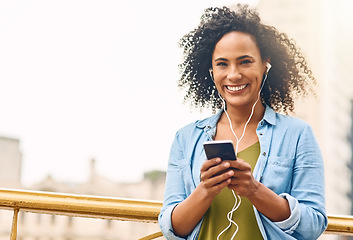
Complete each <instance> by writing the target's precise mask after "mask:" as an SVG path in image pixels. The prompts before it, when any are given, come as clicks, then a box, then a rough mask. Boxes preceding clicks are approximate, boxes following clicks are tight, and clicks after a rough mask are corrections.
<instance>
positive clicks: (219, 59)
mask: <svg viewBox="0 0 353 240" xmlns="http://www.w3.org/2000/svg"><path fill="white" fill-rule="evenodd" d="M245 58H251V59H253V58H254V57H252V56H250V55H243V56H240V57H237V59H236V60H242V59H245ZM214 61H215V62H217V61H229V60H228V59H226V58H222V57H220V58H217V59H215V60H214Z"/></svg>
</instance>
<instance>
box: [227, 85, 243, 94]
mask: <svg viewBox="0 0 353 240" xmlns="http://www.w3.org/2000/svg"><path fill="white" fill-rule="evenodd" d="M246 86H248V84H243V85H238V86H229V85H227V86H226V89H227V90H229V91H231V92H239V91H241V90H243V89H244V88H246Z"/></svg>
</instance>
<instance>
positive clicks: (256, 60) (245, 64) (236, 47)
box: [212, 31, 266, 108]
mask: <svg viewBox="0 0 353 240" xmlns="http://www.w3.org/2000/svg"><path fill="white" fill-rule="evenodd" d="M212 69H213V77H214V82H215V85H216V88H217V90H218V92H219V93H220V94H221V96H222V97H223V98H224V99H225V101H226V102H227V108H230V107H235V108H244V107H245V108H248V107H251V106H252V105H253V104H254V103H255V101H256V100H257V97H258V94H259V91H260V87H261V82H262V77H263V75H264V73H265V72H266V63H265V61H263V60H262V59H261V55H260V51H259V48H258V46H257V45H256V42H255V41H254V39H253V37H252V36H251V35H250V34H247V33H243V32H237V31H233V32H229V33H227V34H225V35H224V36H223V37H222V38H221V40H219V41H218V42H217V44H216V46H215V49H214V52H213V55H212Z"/></svg>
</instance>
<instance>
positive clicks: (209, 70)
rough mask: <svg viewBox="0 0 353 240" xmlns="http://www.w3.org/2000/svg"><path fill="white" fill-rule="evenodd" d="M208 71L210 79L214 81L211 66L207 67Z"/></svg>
mask: <svg viewBox="0 0 353 240" xmlns="http://www.w3.org/2000/svg"><path fill="white" fill-rule="evenodd" d="M208 72H209V73H210V76H211V79H212V81H213V82H214V79H213V70H212V68H210V69H208Z"/></svg>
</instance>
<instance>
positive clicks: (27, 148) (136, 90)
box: [0, 0, 353, 240]
mask: <svg viewBox="0 0 353 240" xmlns="http://www.w3.org/2000/svg"><path fill="white" fill-rule="evenodd" d="M13 2H15V4H14V3H11V4H9V5H6V6H5V9H6V8H9V9H11V10H12V11H14V12H16V13H18V14H19V15H21V14H26V16H32V15H31V14H30V13H26V9H27V8H29V9H31V4H32V3H31V2H30V1H22V2H21V1H13ZM33 2H34V3H36V4H38V5H42V7H43V8H42V10H43V11H45V10H46V6H48V5H49V4H48V3H45V2H43V1H33ZM63 2H64V3H67V2H65V1H63ZM73 2H75V1H73ZM77 2H78V3H77V5H74V6H71V5H70V4H72V3H70V4H68V3H67V6H69V7H70V6H71V7H72V8H73V9H75V11H73V12H72V13H70V12H67V11H66V10H65V9H64V7H65V6H66V5H65V4H64V3H63V4H64V5H62V6H61V7H62V8H63V9H60V13H59V14H58V16H57V17H59V18H62V21H64V20H63V19H65V17H67V16H66V15H65V14H73V15H77V19H79V18H80V14H81V12H80V11H81V10H82V11H83V12H84V11H86V10H87V8H86V7H85V5H88V4H91V5H94V4H93V3H94V2H95V1H87V2H85V1H77ZM98 2H99V1H97V4H98V5H99V4H102V5H103V7H102V8H100V9H98V10H97V11H103V12H104V11H105V10H107V11H108V13H107V14H108V15H109V14H112V15H114V14H117V15H119V14H122V12H123V11H127V13H124V14H131V15H133V16H134V17H138V16H140V17H142V19H140V20H138V21H137V22H138V23H139V24H140V25H139V24H137V25H136V23H134V24H133V23H131V26H130V27H131V28H134V29H135V28H138V29H139V31H138V32H140V33H141V36H139V38H138V35H133V34H132V33H133V32H131V31H132V30H131V29H128V27H126V29H125V28H124V29H113V28H112V29H105V31H107V32H117V33H116V35H114V36H113V35H109V34H108V35H104V34H103V36H102V37H105V38H109V37H110V36H113V38H114V39H115V38H116V39H115V40H117V41H116V44H117V45H119V46H117V47H116V48H117V49H111V54H112V55H114V56H115V55H118V54H119V52H120V51H122V50H121V49H120V48H119V47H122V48H129V52H130V55H128V57H127V58H124V59H123V60H122V61H123V63H124V64H125V63H126V64H127V66H128V67H129V68H127V69H124V68H123V69H122V68H121V67H122V66H121V64H123V63H121V62H119V61H120V59H119V61H118V60H116V61H115V60H114V61H113V63H111V66H109V67H111V68H112V69H114V68H115V67H116V69H117V70H116V72H114V74H113V76H107V73H105V72H104V71H103V70H104V69H105V68H99V70H102V72H99V73H96V72H95V73H94V74H97V76H98V75H99V77H97V82H94V83H90V82H88V83H87V82H85V81H83V82H84V84H82V85H80V84H78V83H77V82H66V81H65V80H64V78H65V77H68V76H66V75H65V74H64V75H62V73H59V72H56V73H54V74H56V75H55V76H54V77H53V79H54V80H55V81H54V80H52V79H50V78H46V79H45V81H46V82H44V80H43V82H41V81H35V80H33V79H28V80H31V81H30V82H27V83H26V84H24V85H22V84H19V83H20V82H16V79H13V78H11V77H8V76H16V75H18V73H17V71H19V72H21V71H25V73H26V74H33V72H31V71H30V69H23V68H17V66H18V65H19V66H21V61H23V59H22V60H21V59H18V58H16V59H15V57H14V59H3V58H0V63H1V65H2V66H0V72H6V71H7V70H8V69H9V68H10V67H11V69H10V70H11V73H12V74H11V75H10V74H9V75H0V77H1V79H0V82H1V85H2V87H1V88H2V90H1V97H0V100H1V101H0V112H1V113H2V115H1V117H0V118H1V119H2V120H0V125H3V127H5V128H6V127H7V126H9V129H8V130H3V128H1V127H0V134H1V136H0V187H4V188H17V189H28V190H40V191H50V192H63V193H75V194H85V195H87V194H90V195H99V196H111V197H124V198H138V199H146V200H147V199H148V200H162V199H163V191H164V190H163V189H164V179H165V170H166V165H167V159H168V151H169V146H170V144H171V141H172V138H173V135H174V133H175V131H176V130H177V129H178V128H180V127H182V126H183V125H185V124H186V123H188V122H191V121H194V120H196V119H198V118H201V117H203V116H207V115H208V114H209V112H207V111H205V112H202V113H195V112H190V111H189V109H188V106H179V105H181V102H182V96H181V94H180V93H177V92H175V91H176V88H177V87H176V80H177V78H178V72H177V71H178V70H177V64H178V63H179V62H178V61H177V60H178V59H180V58H179V57H180V56H179V55H178V54H180V53H178V54H176V57H173V61H169V58H168V57H169V56H168V53H170V54H171V53H172V52H173V54H174V52H178V51H180V52H181V50H180V49H177V42H178V39H179V38H180V37H181V36H182V35H183V34H185V33H186V32H188V31H189V30H191V29H192V28H193V27H194V26H195V24H197V21H198V18H199V16H200V15H201V13H202V9H203V8H205V7H207V4H208V5H209V6H212V4H211V3H210V2H208V1H206V2H203V3H201V2H199V1H196V2H198V4H199V6H194V7H190V8H188V1H180V2H179V1H178V2H175V3H171V4H172V5H170V6H167V4H166V3H165V2H162V1H157V0H155V1H147V2H143V3H142V2H141V1H136V2H133V4H132V5H129V7H128V8H127V5H124V4H122V3H121V4H120V5H119V4H118V5H114V6H115V8H113V9H107V8H109V6H110V5H109V4H108V3H109V1H106V2H104V3H101V2H99V3H98ZM224 4H226V5H228V6H232V5H234V2H233V1H225V2H224ZM251 4H252V5H253V6H255V7H256V8H257V9H258V10H259V12H260V15H261V17H262V19H263V21H264V22H265V23H268V24H270V25H274V26H276V27H277V28H278V29H279V30H280V31H283V32H286V33H287V34H288V35H289V36H290V37H292V38H294V39H295V40H296V42H297V44H298V46H300V47H301V49H302V51H303V53H304V55H305V56H306V57H307V60H308V62H309V66H310V67H311V68H312V70H313V74H314V76H315V77H316V79H317V82H318V85H317V88H316V97H312V98H309V99H304V100H303V99H298V100H297V105H296V111H295V114H294V115H295V116H297V117H299V118H302V119H304V120H305V121H307V122H309V123H310V124H311V126H312V127H313V129H314V132H315V134H316V137H317V139H318V142H319V145H320V147H321V150H322V154H323V158H324V162H325V177H326V178H325V185H326V201H327V202H326V207H327V212H328V213H329V214H338V215H341V214H344V215H351V214H353V205H352V199H353V174H352V169H353V157H352V156H353V154H352V152H353V125H352V119H353V101H352V97H353V92H352V91H353V81H352V79H351V78H352V76H353V68H352V67H351V66H350V60H351V59H350V58H351V56H352V54H353V47H352V46H351V43H352V42H353V30H352V23H353V16H352V14H351V11H352V10H353V5H352V3H351V1H349V0H338V1H329V0H297V1H290V0H281V1H276V0H259V1H252V2H251ZM150 5H152V6H150ZM150 7H151V8H150ZM3 9H4V8H3ZM80 9H81V10H80ZM146 9H149V12H145V11H147V10H146ZM151 9H158V11H156V12H153V11H152V10H151ZM136 12H137V13H136ZM157 12H158V13H159V15H158V17H156V16H155V15H156V14H157ZM34 13H35V12H34ZM34 13H33V14H34ZM48 14H50V12H49V13H48ZM95 14H97V13H96V12H90V13H89V14H88V13H87V15H84V17H86V18H87V19H91V18H92V19H93V20H92V22H90V24H91V26H90V27H91V29H90V30H87V31H95V30H97V29H101V28H104V27H105V26H96V25H95V21H98V20H97V19H95ZM188 15H193V17H192V18H190V19H191V20H190V22H188V23H186V22H185V21H183V20H182V19H183V18H187V17H186V16H188ZM32 17H33V18H34V17H35V16H34V15H33V16H32ZM43 17H45V14H44V15H43ZM149 17H151V18H152V19H154V20H153V21H151V22H149V24H150V25H152V26H153V28H151V26H148V27H149V28H148V29H149V30H148V31H149V32H146V31H144V30H143V29H144V28H146V26H144V25H143V24H142V22H143V21H144V19H143V18H145V20H146V21H147V19H148V18H149ZM173 17H174V18H175V19H173ZM0 20H2V21H1V22H0V31H2V32H3V33H0V34H1V35H4V37H5V39H6V37H7V35H6V34H14V31H26V29H25V27H26V25H25V23H22V24H23V26H24V27H23V28H19V29H11V28H12V27H14V26H15V27H16V26H19V25H16V24H18V23H17V22H16V21H24V20H23V19H21V18H20V17H18V18H16V16H15V17H11V18H8V19H6V18H4V17H0ZM109 20H111V19H109V18H108V19H107V21H109ZM125 20H127V21H125ZM128 20H129V19H120V21H123V22H124V26H126V25H127V26H129V21H128ZM28 21H31V19H28ZM37 21H38V22H37ZM45 21H46V19H45V18H43V19H41V18H38V19H37V20H36V21H33V22H32V24H38V23H40V22H45ZM147 22H148V21H147ZM161 22H164V23H161ZM192 23H193V24H192ZM179 25H185V26H184V27H183V28H178V26H179ZM21 26H22V25H21ZM43 26H45V25H43ZM83 27H85V26H84V25H83ZM50 28H53V29H54V30H52V29H44V28H43V29H42V30H43V31H44V32H46V33H48V34H53V32H54V31H59V30H58V28H60V21H59V20H58V22H56V23H55V24H52V25H50ZM169 28H173V29H174V31H172V32H173V34H172V35H171V36H169V37H170V39H169V38H168V41H171V42H173V44H174V45H172V44H171V45H163V44H162V42H161V41H164V40H165V41H166V40H167V38H165V39H164V38H162V39H161V38H158V36H160V35H158V33H160V32H162V33H163V32H165V34H164V35H168V34H166V33H168V32H167V30H166V29H169ZM151 29H153V31H151ZM135 30H136V29H135ZM169 30H170V29H169ZM80 31H82V30H80V29H77V32H78V33H75V32H69V33H68V34H71V35H70V36H67V37H65V38H63V37H62V36H61V38H62V39H61V41H64V42H65V41H71V40H72V41H75V40H74V37H75V36H76V34H79V33H80ZM28 34H30V33H28ZM33 34H36V33H33ZM94 34H95V33H94V32H92V35H89V36H93V35H94ZM97 34H102V32H100V31H98V32H97ZM129 36H130V37H129ZM156 36H157V37H156ZM54 37H55V38H59V37H60V36H57V35H55V36H54ZM71 37H72V38H73V39H70V38H71ZM2 38H3V37H2ZM119 38H124V39H125V40H124V41H120V40H119ZM50 39H51V38H50V37H47V39H46V41H48V40H50ZM12 40H14V41H19V40H18V39H11V38H8V41H9V42H10V41H12ZM25 41H26V40H25ZM28 41H30V39H29V40H28ZM97 41H98V40H97ZM129 42H131V43H132V45H128V43H129ZM152 42H157V45H152ZM19 43H21V42H19ZM40 44H42V43H40ZM77 44H80V43H77ZM82 44H83V45H84V44H85V43H84V42H83V43H82ZM109 44H111V45H112V46H113V44H114V43H109ZM158 44H159V45H158ZM2 45H4V44H2ZM121 45H123V46H121ZM156 46H157V47H156ZM158 46H159V47H158ZM5 47H6V46H2V47H1V48H0V49H1V50H2V52H3V49H2V48H5ZM16 47H17V45H16ZM20 47H22V48H23V49H25V48H30V47H31V46H30V45H24V46H20ZM43 47H46V48H48V49H47V50H48V51H49V49H50V48H58V46H56V45H50V44H48V45H45V46H43ZM86 47H87V48H89V47H92V48H95V46H94V45H92V46H86ZM168 47H170V48H171V49H170V50H169V49H168ZM37 48H38V46H37ZM118 48H119V49H118ZM143 48H147V49H149V51H148V52H147V55H143V54H141V53H140V52H142V51H140V50H142V49H143ZM85 49H86V48H85ZM20 50H21V49H20ZM37 50H38V49H37ZM37 50H36V49H33V52H32V54H34V55H35V53H36V51H37ZM59 51H64V49H59ZM16 54H17V55H16ZM64 54H65V53H64ZM66 54H68V56H66V58H65V59H64V60H63V61H68V62H70V52H67V53H66ZM74 54H85V53H84V52H83V51H82V52H78V53H75V52H74ZM0 55H1V54H0ZM14 55H15V56H21V51H19V52H14ZM48 55H50V53H49V54H48ZM104 56H105V55H103V54H102V55H100V57H101V58H102V57H104ZM42 57H45V56H42ZM74 57H75V56H73V58H74ZM84 57H85V58H90V55H89V54H87V55H85V56H84ZM106 57H107V58H110V57H112V56H111V55H109V56H106ZM115 57H116V56H115ZM99 60H100V59H98V60H97V61H99ZM27 61H31V59H27ZM43 61H46V59H44V60H43ZM141 62H142V63H141ZM70 63H71V62H70ZM10 64H14V65H15V67H14V66H10ZM72 64H73V65H65V64H63V65H62V66H64V67H68V68H78V69H80V70H82V71H87V72H89V73H90V74H92V72H91V71H92V70H91V69H89V68H82V66H81V65H75V64H76V63H75V64H74V63H72ZM92 64H97V62H93V63H92ZM114 64H116V65H114ZM163 64H164V65H163ZM140 65H142V66H140ZM169 65H170V66H169ZM171 65H173V66H171ZM124 66H125V65H124ZM134 66H135V67H136V68H135V67H134ZM44 67H47V66H44ZM161 68H163V69H161ZM39 69H40V67H38V69H37V70H39ZM35 70H36V69H35ZM53 70H56V71H58V69H56V68H50V71H53ZM162 70H164V71H166V72H167V73H166V74H164V73H162V72H163V71H162ZM32 71H34V70H32ZM43 71H44V70H43ZM60 71H62V72H65V71H66V69H65V68H64V69H60ZM156 75H162V76H159V77H160V78H157V76H156ZM18 76H20V75H18ZM48 76H49V75H48ZM39 77H40V76H39ZM76 77H81V78H83V80H87V79H86V78H87V77H88V76H86V75H84V74H82V76H81V75H77V76H76ZM136 79H138V80H141V79H142V80H143V81H141V82H140V81H138V80H136ZM11 81H15V82H16V83H15V84H14V86H12V87H11V88H7V87H6V86H8V84H11ZM60 81H62V82H61V83H60ZM110 81H113V82H114V85H109V84H110ZM59 83H60V84H59ZM51 84H53V85H51ZM101 85H104V86H106V88H103V87H100V86H101ZM87 87H93V88H99V89H98V90H97V89H96V90H97V91H98V92H101V93H103V96H101V95H98V94H97V92H96V91H86V90H85V89H87ZM111 87H114V89H111ZM65 88H72V89H73V90H72V92H71V91H70V92H66V91H65V90H64V89H65ZM32 89H33V90H32ZM34 89H37V90H38V89H39V90H41V91H44V92H46V93H45V94H44V95H41V96H40V97H38V99H35V100H31V98H29V97H28V96H29V95H25V96H27V98H26V99H23V98H22V95H21V94H25V93H29V94H30V95H31V94H33V93H35V90H34ZM153 89H157V91H156V92H154V90H153ZM105 90H106V91H107V92H106V93H105ZM121 91H124V92H127V95H123V96H122V93H121ZM104 93H105V96H104ZM47 95H54V96H55V97H56V98H58V101H57V102H55V104H54V105H53V102H51V104H49V105H45V102H46V101H47V100H46V98H45V97H48V96H47ZM68 95H70V96H71V95H72V97H75V99H80V98H83V100H82V102H80V101H78V102H77V100H73V101H72V105H74V106H73V107H74V110H70V111H64V110H62V109H61V108H65V106H64V105H63V106H61V103H64V102H65V101H67V100H65V99H67V98H68ZM113 95H114V96H115V95H118V96H119V97H120V98H118V99H115V98H113V97H112V96H113ZM99 98H103V99H104V100H105V102H103V104H99ZM49 99H50V98H49ZM136 99H137V100H136ZM12 101H19V102H18V103H17V105H14V106H15V107H12V108H11V111H8V110H9V109H8V106H11V104H10V103H11V102H12ZM97 102H98V104H97ZM69 103H70V102H69ZM26 104H38V105H40V107H41V108H39V109H34V110H35V111H32V110H33V109H32V108H30V106H29V105H26ZM145 104H148V105H145ZM147 106H151V107H150V109H149V108H148V107H147ZM24 108H29V109H28V110H23V109H24ZM92 109H93V110H92ZM102 109H103V110H104V111H103V110H102ZM21 111H22V114H18V112H21ZM39 112H41V113H42V112H44V113H45V118H44V119H39V117H40V116H41V115H40V113H39ZM107 112H109V113H115V114H114V115H110V114H107ZM80 114H82V115H83V119H81V118H80ZM141 115H142V116H141ZM77 119H79V120H77ZM121 119H124V121H123V122H121V121H120V120H121ZM6 120H8V121H10V122H15V123H16V122H18V123H19V125H10V124H8V123H7V122H6ZM22 121H23V122H28V125H32V126H33V132H36V131H38V134H37V138H41V139H40V140H41V143H42V147H43V152H44V153H45V154H44V155H45V158H46V162H45V163H41V162H39V161H38V160H36V157H32V158H31V157H30V155H31V152H32V150H31V142H32V141H31V140H32V139H31V138H30V137H27V135H25V134H24V135H22V134H21V133H20V132H19V130H16V129H15V130H13V129H14V128H15V127H16V126H19V129H20V130H21V129H24V128H22V127H23V126H22V125H21V123H22ZM115 121H116V125H114V127H110V128H108V129H107V128H105V127H106V126H104V125H107V126H109V124H111V123H113V122H115ZM119 121H120V122H119ZM37 122H38V123H37ZM156 122H157V123H156ZM71 125H72V126H71ZM41 126H43V128H44V130H45V131H46V132H47V134H40V133H39V130H38V129H39V128H41ZM82 126H84V127H82ZM67 127H75V128H77V129H78V131H77V132H75V133H71V132H68V131H66V128H67ZM92 129H95V130H92ZM126 129H129V130H128V131H127V130H126ZM88 130H89V131H88ZM100 131H102V132H104V131H109V132H110V135H107V136H106V135H103V134H100ZM61 132H62V134H61ZM166 132H167V133H166ZM80 133H81V134H83V135H84V137H85V138H90V139H93V140H91V141H90V143H89V144H90V145H88V147H87V145H85V146H83V145H81V144H80V139H79V138H78V137H77V136H78V135H79V134H80ZM164 133H165V134H167V135H164ZM53 135H54V137H55V136H57V137H62V139H60V142H59V144H58V143H57V142H55V143H54V142H51V138H49V136H50V137H53ZM22 136H23V137H22ZM47 136H48V138H47ZM48 142H49V144H50V145H47V144H48ZM101 142H102V143H103V144H104V147H105V148H101V149H100V148H95V144H96V143H97V145H98V143H101ZM121 142H124V144H122V143H121ZM52 145H55V147H56V148H54V147H53V146H52ZM58 145H59V146H58ZM48 146H49V147H48ZM68 146H69V147H68ZM60 147H61V150H58V149H60ZM75 148H76V149H80V150H81V152H82V151H86V153H85V154H86V155H84V154H83V155H79V154H71V152H75V151H74V150H75ZM108 148H109V149H110V150H111V151H112V152H113V153H112V152H109V151H107V153H106V154H103V153H102V152H104V149H108ZM136 148H138V149H136ZM102 149H103V150H102ZM121 151H124V155H120V152H121ZM101 153H102V154H101ZM132 153H133V155H134V156H133V157H127V156H129V154H130V155H131V154H132ZM91 155H96V156H97V157H91ZM40 157H42V156H40ZM75 157H77V159H75ZM64 159H68V161H66V160H64ZM104 164H106V165H108V166H110V171H111V172H109V171H108V172H107V171H105V170H104V168H103V166H104ZM47 165H52V166H53V168H52V169H50V168H49V167H48V166H47ZM47 169H49V170H47ZM55 169H56V170H55ZM59 171H60V172H66V173H73V175H74V176H73V177H72V176H68V177H67V178H65V175H60V174H59ZM123 172H124V173H123ZM32 174H33V175H32ZM124 174H130V175H133V177H131V176H130V175H124ZM76 175H80V176H76ZM10 225H11V212H8V211H6V210H0V239H9V235H10ZM156 231H158V226H157V225H156V224H146V223H131V222H121V221H111V220H99V219H83V218H75V217H64V216H54V215H45V214H32V213H25V212H21V213H20V219H19V240H81V239H92V240H96V239H97V240H98V239H107V240H108V239H126V240H127V239H137V238H139V237H142V236H145V235H147V234H151V233H154V232H156ZM322 239H341V240H343V239H350V238H348V237H343V236H341V237H338V236H329V235H324V236H323V237H322Z"/></svg>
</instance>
